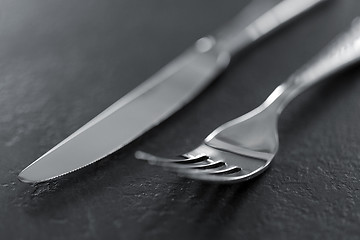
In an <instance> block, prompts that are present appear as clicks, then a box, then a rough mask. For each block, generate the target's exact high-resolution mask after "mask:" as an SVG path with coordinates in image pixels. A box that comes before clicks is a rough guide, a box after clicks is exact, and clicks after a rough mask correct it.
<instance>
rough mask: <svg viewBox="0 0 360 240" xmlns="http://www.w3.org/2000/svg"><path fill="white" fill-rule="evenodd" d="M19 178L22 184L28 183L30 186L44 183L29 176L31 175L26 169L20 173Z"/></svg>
mask: <svg viewBox="0 0 360 240" xmlns="http://www.w3.org/2000/svg"><path fill="white" fill-rule="evenodd" d="M17 178H18V179H19V181H20V182H23V183H28V184H36V183H40V182H43V181H41V180H39V179H34V178H32V177H31V176H29V174H28V173H27V171H26V168H25V169H24V170H22V171H21V172H20V173H19V175H18V177H17Z"/></svg>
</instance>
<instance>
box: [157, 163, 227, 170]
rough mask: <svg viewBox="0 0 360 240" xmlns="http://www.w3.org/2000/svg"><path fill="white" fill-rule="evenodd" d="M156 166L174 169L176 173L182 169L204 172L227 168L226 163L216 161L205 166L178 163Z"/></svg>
mask: <svg viewBox="0 0 360 240" xmlns="http://www.w3.org/2000/svg"><path fill="white" fill-rule="evenodd" d="M155 164H156V165H160V166H162V167H165V168H169V169H173V170H174V171H180V170H181V169H183V170H185V169H188V170H190V169H193V170H199V171H204V170H208V169H212V168H220V167H223V166H225V163H224V162H222V161H216V162H209V163H204V164H199V165H196V164H186V165H185V164H178V163H161V164H157V163H155Z"/></svg>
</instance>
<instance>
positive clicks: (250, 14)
mask: <svg viewBox="0 0 360 240" xmlns="http://www.w3.org/2000/svg"><path fill="white" fill-rule="evenodd" d="M324 1H325V0H284V1H281V2H280V3H279V1H278V0H253V1H251V2H250V4H249V5H248V6H247V7H246V8H245V9H244V10H243V11H242V12H241V13H240V14H239V15H238V16H237V17H236V18H235V19H234V20H233V21H232V22H231V23H230V24H228V25H227V26H226V27H225V28H222V29H220V31H218V32H217V33H215V34H214V35H213V36H207V37H204V38H201V39H199V40H198V41H197V42H196V43H195V44H194V45H193V46H192V47H190V48H189V49H188V50H187V51H185V52H184V53H183V54H182V55H180V56H179V57H177V58H176V59H175V60H173V61H172V62H170V63H169V64H168V65H166V66H165V67H164V68H162V69H161V70H160V71H159V72H158V73H156V74H155V75H154V76H152V77H150V78H149V79H148V80H147V81H145V82H144V83H143V84H141V85H139V86H138V87H137V88H135V89H134V90H133V91H131V92H130V93H128V94H127V95H125V96H124V97H122V98H121V99H120V100H118V101H117V102H115V103H114V104H113V105H111V106H110V107H109V108H107V109H106V110H105V111H103V112H102V113H100V114H99V115H98V116H96V117H95V118H94V119H92V120H91V121H90V122H88V123H87V124H85V125H84V126H83V127H81V128H80V129H79V130H77V131H76V132H74V133H73V134H71V135H70V136H69V137H67V138H66V139H65V140H63V141H62V142H60V143H59V144H58V145H56V146H55V147H54V148H52V149H51V150H49V151H48V152H47V153H45V154H44V155H43V156H41V157H40V158H38V159H37V160H36V161H34V162H33V163H32V164H30V165H29V166H28V167H26V168H25V169H24V170H23V171H22V172H21V173H20V174H19V176H18V177H19V179H20V180H21V181H23V182H26V183H39V182H44V181H48V180H51V179H54V178H56V177H59V176H62V175H64V174H68V173H70V172H73V171H75V170H78V169H80V168H82V167H85V166H87V165H89V164H91V163H94V162H96V161H98V160H100V159H102V158H103V157H105V156H107V155H108V154H110V153H112V152H114V151H116V150H118V149H119V148H121V147H123V146H125V145H126V144H128V143H130V142H131V141H133V140H134V139H136V138H137V137H139V136H140V135H142V134H143V133H145V132H146V131H148V130H150V129H151V128H152V127H154V126H155V125H157V124H159V123H160V122H162V121H163V120H165V119H166V118H168V117H169V116H170V115H172V114H173V113H174V112H176V111H177V110H179V109H180V108H181V107H183V106H184V105H185V104H186V103H188V102H189V101H190V100H192V99H193V98H194V97H195V96H196V95H197V94H198V93H199V92H200V91H202V90H203V89H204V88H205V87H206V86H207V85H208V84H209V83H210V82H211V81H212V80H213V79H214V78H215V77H216V76H217V75H218V74H219V73H220V72H222V71H223V70H224V69H225V68H226V67H227V66H228V64H229V61H230V59H231V56H233V55H234V54H236V53H238V52H240V51H242V50H243V49H245V48H246V47H248V46H250V45H251V44H253V43H255V42H257V41H258V40H260V39H262V38H263V37H264V36H266V35H267V34H269V33H271V32H273V31H274V30H276V29H278V28H279V27H281V26H283V25H284V24H285V23H287V22H289V20H292V19H294V18H295V17H297V16H299V15H300V14H301V13H304V12H306V11H307V10H309V9H311V8H313V7H314V6H316V5H318V4H319V3H321V2H324Z"/></svg>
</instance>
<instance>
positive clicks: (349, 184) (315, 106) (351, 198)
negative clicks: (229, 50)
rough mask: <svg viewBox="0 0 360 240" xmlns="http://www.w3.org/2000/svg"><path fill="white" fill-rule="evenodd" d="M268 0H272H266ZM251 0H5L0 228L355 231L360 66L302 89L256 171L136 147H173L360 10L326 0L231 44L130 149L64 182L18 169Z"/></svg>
mask: <svg viewBox="0 0 360 240" xmlns="http://www.w3.org/2000/svg"><path fill="white" fill-rule="evenodd" d="M264 1H266V0H264ZM248 2H249V1H245V0H212V1H206V0H182V1H164V0H147V1H140V0H131V1H130V0H102V1H100V0H77V1H55V0H49V1H42V0H16V1H14V0H0V237H1V238H3V239H102V238H104V239H105V238H118V239H239V238H241V237H242V238H254V239H257V238H262V239H264V238H266V239H304V238H310V239H316V238H326V239H340V238H342V239H344V238H345V239H357V238H358V236H359V234H360V231H359V228H358V226H359V222H360V207H359V206H360V192H359V189H360V187H359V186H360V185H359V183H360V174H359V171H358V169H359V167H360V153H359V144H360V134H359V131H360V126H359V122H360V101H359V93H360V71H359V70H358V67H353V68H352V69H350V70H349V71H346V72H344V73H341V74H338V75H336V76H334V77H332V78H331V79H330V80H329V81H325V82H324V83H321V84H320V85H319V86H317V87H315V88H314V89H311V90H309V91H308V92H306V93H305V94H303V95H302V96H300V97H299V98H298V99H296V100H295V101H294V102H293V103H292V104H291V105H290V106H289V107H288V108H287V109H286V111H285V112H284V114H283V116H282V117H281V120H280V123H279V131H280V142H281V146H280V151H279V154H278V155H277V156H276V158H275V159H274V164H273V165H272V167H271V168H270V169H269V170H268V171H267V172H266V173H265V174H263V175H262V176H261V177H259V178H256V179H254V180H253V181H250V182H247V183H244V184H238V185H231V186H226V185H225V186H223V185H221V186H217V185H211V184H204V183H199V182H195V181H192V180H185V179H182V178H179V177H177V176H175V175H174V174H171V173H168V172H164V171H163V170H161V169H158V168H155V167H152V166H148V165H147V164H146V163H144V162H139V161H137V160H136V159H135V158H134V157H133V154H134V152H135V150H137V149H141V150H145V151H149V152H152V153H155V154H158V155H164V156H172V155H177V154H179V153H182V152H184V151H187V150H190V149H191V148H193V147H195V146H196V145H197V144H199V143H200V142H201V141H202V139H203V138H204V137H205V136H206V135H207V134H208V133H209V132H210V131H211V130H213V129H214V128H215V127H217V126H219V125H220V124H222V123H224V122H226V121H228V120H230V119H232V118H235V117H237V116H240V115H241V114H244V113H246V112H247V111H249V110H251V109H253V108H254V107H256V106H257V105H259V104H260V103H261V102H262V101H263V100H264V99H265V98H266V96H267V95H268V94H269V93H270V92H271V91H272V90H273V89H274V88H275V87H276V86H277V85H278V84H280V83H281V82H283V81H285V80H286V78H287V77H288V76H289V75H290V74H291V73H292V72H293V71H295V70H296V69H297V68H299V67H300V66H301V65H302V64H304V63H306V62H307V61H308V60H309V59H310V58H311V57H312V56H313V55H315V54H316V53H317V52H318V51H319V50H320V49H322V48H323V47H324V46H325V45H326V44H327V43H328V42H329V41H330V40H331V39H332V38H334V37H335V36H336V35H337V34H338V33H340V32H343V31H345V30H347V29H348V28H349V26H350V23H351V21H352V20H353V19H354V18H355V17H356V16H358V15H359V14H360V2H359V1H354V0H329V1H328V3H326V4H324V5H322V6H319V7H317V8H316V9H315V10H313V11H311V12H309V13H308V14H306V15H305V16H303V17H301V18H299V19H298V20H297V21H296V22H294V23H293V24H291V25H289V26H287V27H286V28H285V29H283V30H281V31H279V32H278V33H276V34H274V35H272V36H271V37H269V38H267V39H266V40H265V41H262V42H261V43H259V44H257V45H256V46H254V47H253V48H252V49H250V50H249V51H246V52H245V53H243V54H241V55H239V56H237V57H236V58H235V59H234V60H233V61H232V63H231V65H230V68H229V69H228V70H227V71H226V72H225V73H224V74H222V75H221V76H220V77H219V78H218V79H217V80H216V81H215V82H214V83H213V84H212V85H211V86H210V87H209V88H207V89H206V90H205V91H204V92H203V93H202V94H201V95H200V96H199V97H197V98H196V99H195V100H194V101H193V102H192V103H191V104H189V105H188V106H186V107H185V108H184V109H182V110H181V111H180V112H178V113H176V114H175V115H174V116H172V117H171V118H170V119H169V120H167V121H165V122H164V123H163V124H161V125H160V126H158V127H156V128H155V129H153V130H151V131H150V132H149V133H147V134H145V135H144V136H142V137H140V138H139V139H138V140H136V141H135V142H133V143H132V144H130V145H129V146H127V147H126V148H125V149H122V150H120V151H117V152H115V153H114V154H112V155H110V156H109V157H107V158H105V159H104V160H102V161H100V162H98V163H96V164H94V165H92V166H90V167H88V168H85V169H83V170H81V171H80V172H78V173H75V174H72V175H69V176H66V177H64V178H62V179H59V180H58V181H55V182H52V183H49V184H42V185H38V186H29V185H26V184H23V183H20V182H18V180H17V175H18V173H19V172H20V171H21V170H22V169H23V168H24V167H26V166H27V165H28V164H30V163H31V162H32V161H34V160H35V159H36V158H38V157H39V156H41V155H42V154H43V153H45V152H46V151H47V150H49V149H50V148H51V147H53V146H54V145H55V144H57V143H59V142H60V141H61V140H63V139H64V138H65V137H67V136H68V135H70V134H71V133H72V132H74V131H75V130H76V129H78V128H79V127H81V126H82V125H83V124H85V123H86V122H88V121H89V120H90V119H91V118H93V117H94V116H96V115H97V114H98V113H100V112H101V111H103V110H104V109H105V108H106V107H108V106H109V105H111V104H112V103H113V102H115V101H116V100H118V99H119V98H120V97H122V96H123V95H125V94H126V93H127V92H129V91H130V90H132V89H133V88H135V87H136V86H137V85H139V84H140V83H141V82H143V81H145V80H146V79H147V78H148V77H150V76H151V75H152V74H153V73H155V72H156V71H157V70H159V69H160V68H161V67H162V66H164V65H165V64H166V63H168V62H169V61H171V60H172V59H173V58H175V57H176V56H177V55H179V54H180V53H181V52H182V51H183V50H184V49H186V48H187V47H188V46H190V45H191V44H192V43H193V42H194V41H195V40H196V39H198V38H200V37H202V36H204V35H207V34H208V33H211V32H213V31H214V30H216V29H218V28H219V27H220V26H222V25H224V24H225V23H226V22H227V21H229V20H230V19H231V18H232V17H234V16H235V15H236V14H237V13H238V12H239V11H240V10H241V9H242V8H243V7H244V6H245V5H246V4H247V3H248Z"/></svg>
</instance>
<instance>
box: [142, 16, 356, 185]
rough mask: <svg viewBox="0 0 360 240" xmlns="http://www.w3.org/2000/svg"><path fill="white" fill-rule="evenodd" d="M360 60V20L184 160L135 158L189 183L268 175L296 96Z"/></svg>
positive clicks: (145, 154)
mask: <svg viewBox="0 0 360 240" xmlns="http://www.w3.org/2000/svg"><path fill="white" fill-rule="evenodd" d="M359 59H360V20H359V18H357V19H355V20H354V21H353V24H352V27H351V29H350V30H349V31H348V32H346V33H344V34H343V35H341V36H339V37H338V38H336V39H335V40H334V41H333V42H332V43H330V44H329V46H328V47H326V48H325V49H324V50H323V51H322V52H321V53H320V54H319V55H318V56H317V57H315V58H314V59H313V60H312V61H310V62H309V63H308V64H307V65H305V66H304V67H302V68H300V69H299V70H298V71H296V72H295V73H294V74H293V75H291V76H290V77H289V78H288V80H287V81H286V82H284V83H283V84H281V85H280V86H278V87H277V88H276V89H275V90H274V91H273V92H272V93H271V94H270V96H269V97H268V98H267V99H266V100H265V102H264V103H263V104H261V105H260V106H259V107H257V108H255V109H254V110H252V111H250V112H249V113H247V114H245V115H243V116H241V117H239V118H236V119H234V120H232V121H230V122H227V123H225V124H224V125H222V126H220V127H218V128H217V129H216V130H214V131H213V132H212V133H211V134H210V135H209V136H208V137H206V139H205V140H204V142H203V144H201V145H200V146H199V147H197V148H196V149H194V150H192V151H190V152H188V153H186V154H183V155H182V157H183V159H168V158H161V157H157V156H153V155H151V154H148V153H144V152H140V151H139V152H136V154H135V155H136V157H137V158H138V159H143V160H147V161H148V162H149V163H150V164H154V165H158V166H162V167H165V168H166V169H168V170H170V171H174V172H177V173H179V174H180V175H182V176H184V177H188V178H192V179H198V180H203V181H209V182H219V183H236V182H242V181H245V180H248V179H250V178H252V177H255V176H257V175H259V174H260V173H262V172H263V171H264V170H266V169H267V168H268V167H269V165H270V163H271V161H272V160H273V158H274V156H275V154H276V152H277V150H278V147H279V140H278V131H277V121H278V117H279V115H280V114H281V112H282V110H283V109H284V108H285V107H286V106H287V104H288V103H289V102H290V101H291V100H292V99H294V98H295V97H296V96H297V95H298V94H300V93H302V92H303V91H304V90H306V89H307V88H309V87H310V86H312V85H314V84H316V83H318V82H319V81H321V80H324V79H326V78H327V77H328V76H330V75H331V74H334V73H336V72H338V71H340V70H343V69H344V68H345V67H348V66H350V65H352V64H353V63H355V62H357V61H359Z"/></svg>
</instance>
